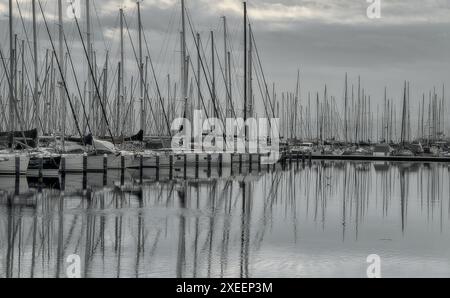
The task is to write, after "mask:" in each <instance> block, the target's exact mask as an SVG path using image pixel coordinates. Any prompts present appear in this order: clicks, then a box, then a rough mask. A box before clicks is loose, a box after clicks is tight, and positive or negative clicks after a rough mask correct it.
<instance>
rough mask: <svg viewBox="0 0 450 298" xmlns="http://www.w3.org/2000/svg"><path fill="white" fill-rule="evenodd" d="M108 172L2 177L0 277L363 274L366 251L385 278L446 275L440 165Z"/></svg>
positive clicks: (444, 178) (449, 208) (444, 177)
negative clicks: (77, 262) (77, 261)
mask: <svg viewBox="0 0 450 298" xmlns="http://www.w3.org/2000/svg"><path fill="white" fill-rule="evenodd" d="M235 172H238V171H235ZM239 172H240V171H239ZM242 172H245V170H243V171H242ZM147 174H148V176H149V177H152V176H154V175H152V173H147ZM144 175H145V173H144ZM208 175H210V173H209V174H208ZM227 176H228V175H227ZM106 178H107V179H104V177H103V176H102V175H98V176H95V175H93V176H92V177H88V178H87V179H83V177H78V176H73V177H69V176H66V177H65V178H64V179H62V178H59V179H56V181H46V182H45V184H40V183H36V181H27V180H26V179H25V178H22V179H21V180H20V181H16V179H15V178H7V177H0V189H2V190H1V191H0V220H1V224H0V277H66V269H67V266H68V265H69V264H67V263H66V259H67V256H69V255H73V254H77V255H79V256H80V258H81V260H82V262H81V263H82V264H81V268H82V269H81V275H82V277H347V276H348V277H365V276H366V269H367V266H368V264H367V263H366V258H367V256H368V255H370V254H378V255H379V256H380V257H381V259H382V273H383V277H406V276H420V277H449V276H450V250H449V249H448V247H449V245H450V237H449V236H450V228H449V218H450V204H449V197H450V191H449V180H450V175H449V169H448V167H447V166H444V165H439V164H384V163H381V164H373V163H348V162H345V163H344V162H320V163H319V162H318V163H312V164H311V165H308V164H306V165H304V164H303V165H302V164H301V163H300V164H299V165H298V164H294V165H293V166H291V167H289V166H288V167H286V168H284V169H282V168H277V169H274V170H273V169H271V170H270V171H268V172H267V171H266V172H261V173H254V172H253V173H251V174H245V173H243V174H236V175H232V176H231V177H224V178H220V177H216V178H205V179H192V180H189V179H187V180H172V181H170V180H169V179H167V180H164V177H160V179H161V181H151V180H148V181H144V182H143V183H142V184H141V183H140V180H139V179H136V178H135V177H134V173H126V177H125V178H122V179H121V177H120V174H117V175H116V174H110V176H108V177H106ZM97 182H98V183H97ZM78 188H79V189H78Z"/></svg>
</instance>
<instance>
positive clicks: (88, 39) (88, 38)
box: [83, 0, 94, 133]
mask: <svg viewBox="0 0 450 298" xmlns="http://www.w3.org/2000/svg"><path fill="white" fill-rule="evenodd" d="M90 8H91V5H90V0H86V42H87V59H88V65H91V62H92V61H91V55H92V54H91V53H92V47H91V45H92V43H91V11H90ZM87 78H88V101H87V102H88V103H87V106H88V107H90V106H91V104H92V93H93V86H92V81H93V79H94V78H93V77H92V74H91V70H90V67H88V76H87ZM90 114H91V109H89V115H90ZM89 118H90V117H89ZM86 121H88V120H86ZM83 133H84V131H83Z"/></svg>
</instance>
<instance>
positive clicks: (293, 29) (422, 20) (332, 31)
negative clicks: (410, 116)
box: [0, 0, 450, 102]
mask: <svg viewBox="0 0 450 298" xmlns="http://www.w3.org/2000/svg"><path fill="white" fill-rule="evenodd" d="M41 1H42V3H43V6H44V10H45V13H46V17H47V18H48V21H49V23H50V27H51V30H52V32H53V33H56V25H55V21H56V17H55V16H56V3H57V1H56V0H41ZM80 1H81V7H82V13H81V18H80V22H81V24H82V27H83V28H82V29H83V32H85V29H84V28H85V27H84V26H85V25H84V16H85V13H84V3H85V0H80ZM13 2H14V3H15V2H16V0H14V1H13ZM30 2H31V1H30V0H18V3H19V6H20V8H21V13H22V16H23V18H24V24H25V28H26V29H27V30H28V34H29V36H31V28H30V24H29V19H30V12H31V9H30ZM63 2H64V3H65V2H66V1H65V0H63ZM91 3H93V7H92V18H93V20H92V23H93V27H94V28H93V31H94V41H95V43H94V47H95V49H96V52H97V53H98V61H99V62H98V64H99V65H101V64H102V63H103V62H100V61H103V59H104V58H103V57H104V53H105V52H106V50H108V51H109V52H110V59H111V60H113V61H114V63H117V59H118V57H119V43H118V41H119V29H118V26H119V22H118V9H119V8H120V7H123V8H124V10H125V14H126V18H127V24H128V26H129V29H130V35H131V36H132V39H134V42H135V43H136V30H135V27H136V4H135V1H132V0H101V1H100V0H91ZM64 5H66V4H64ZM369 5H370V3H368V2H367V1H366V0H303V1H302V0H258V1H257V0H251V1H248V8H249V15H250V20H251V23H252V28H253V31H254V35H255V38H256V43H257V47H258V51H259V53H260V55H261V59H262V64H263V66H264V69H265V75H266V77H267V80H268V81H269V82H275V83H276V86H277V90H278V91H279V92H281V91H294V89H295V84H296V73H297V69H300V71H301V89H302V94H303V97H305V96H306V93H307V92H308V91H311V92H316V91H320V92H321V93H322V92H323V88H324V85H325V84H327V85H328V87H329V89H330V93H331V94H333V95H335V96H336V97H337V98H342V95H343V88H344V76H345V73H346V72H348V74H349V78H350V79H351V80H352V82H353V83H356V81H357V77H358V75H361V77H362V82H363V85H364V86H365V88H366V89H367V92H368V93H370V94H371V95H372V98H373V99H374V100H376V101H381V98H382V94H383V88H384V86H387V87H388V90H389V94H390V96H391V97H394V98H395V99H398V100H399V101H401V99H400V98H401V90H402V82H403V81H404V80H409V81H411V89H412V92H411V94H412V98H411V101H412V102H414V100H417V101H418V100H419V99H420V98H421V97H422V93H423V92H428V91H429V90H430V89H432V88H433V86H436V87H438V88H439V89H441V88H442V87H441V86H442V84H443V83H446V84H448V83H449V82H450V78H449V76H448V75H449V73H450V55H449V54H450V34H449V32H450V0H425V1H422V0H380V5H381V18H380V19H370V18H368V16H367V8H368V7H369ZM179 6H180V1H179V0H144V1H143V3H142V15H143V17H142V19H143V25H144V27H145V32H146V39H147V41H148V45H149V52H148V53H149V54H150V55H151V57H152V59H153V62H154V63H155V67H156V71H157V74H158V76H159V79H160V80H161V81H165V77H166V76H167V74H169V73H170V74H171V76H172V78H174V79H173V80H176V79H178V78H179V72H178V68H179V66H178V65H179V56H180V53H179V31H180V29H179V27H180V7H179ZM186 6H187V9H188V12H189V16H190V20H191V21H192V25H193V26H194V28H193V29H194V30H195V31H198V32H200V33H201V35H202V39H203V46H204V48H205V53H206V54H205V57H209V56H210V54H209V52H210V50H208V46H209V44H210V38H209V36H210V33H209V32H210V31H211V30H213V31H214V32H215V34H216V41H217V43H216V47H217V49H218V50H217V51H218V55H219V56H220V55H223V54H222V53H223V50H222V49H223V42H222V36H223V31H222V25H221V22H222V20H221V17H222V16H224V15H225V16H227V18H228V30H229V38H230V46H231V48H232V50H233V59H234V64H235V71H234V77H235V80H236V81H239V79H240V77H239V76H240V75H241V74H240V72H239V70H240V65H241V63H240V61H242V54H241V51H242V48H243V42H242V2H241V1H240V0H214V1H212V0H186ZM7 7H8V3H7V0H0V37H1V38H2V39H1V40H2V41H7V36H8V28H7V20H8V19H7V13H8V10H7ZM15 10H16V16H19V15H18V9H17V7H16V6H15ZM39 22H40V26H39V36H40V40H41V42H40V49H41V51H40V53H44V51H45V49H46V48H49V47H50V45H49V43H48V36H47V34H46V32H45V27H43V25H42V17H41V16H39ZM15 28H17V29H16V33H17V34H18V35H19V38H22V39H23V38H25V37H24V36H25V35H24V30H23V26H22V22H21V20H20V18H16V21H15ZM65 30H66V34H67V36H68V40H69V43H70V44H71V48H72V49H73V53H72V55H73V56H74V57H75V59H81V60H82V59H83V54H82V51H81V49H82V48H81V46H80V43H79V37H78V35H77V34H76V31H75V26H74V22H73V21H71V20H69V19H67V18H66V23H65ZM126 34H127V33H126ZM56 37H57V35H56V34H55V38H56ZM188 38H189V39H192V35H190V32H188ZM125 43H126V45H125V47H126V50H127V55H126V58H127V61H126V67H127V69H129V70H130V73H132V71H133V70H135V69H136V68H135V67H136V63H135V60H134V54H133V51H132V45H131V44H130V42H129V39H128V35H126V40H125ZM0 45H1V47H2V49H3V50H4V51H7V49H8V43H7V42H1V43H0ZM134 46H136V44H134ZM189 48H190V51H191V52H192V55H194V53H195V49H194V47H193V44H192V42H189ZM145 52H146V54H147V51H145ZM43 56H44V55H43V54H41V57H40V59H41V60H42V61H43ZM222 63H223V62H222ZM78 67H79V70H78V71H79V72H80V73H83V72H84V73H85V72H86V70H83V68H84V67H85V66H83V63H79V64H78ZM127 79H130V77H128V78H127ZM161 84H163V83H161ZM219 92H220V90H219Z"/></svg>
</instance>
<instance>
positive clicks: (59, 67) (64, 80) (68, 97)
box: [38, 0, 86, 145]
mask: <svg viewBox="0 0 450 298" xmlns="http://www.w3.org/2000/svg"><path fill="white" fill-rule="evenodd" d="M38 3H39V8H40V9H41V13H42V17H43V19H44V24H45V28H46V29H47V34H48V37H49V39H50V43H51V45H52V49H53V54H54V55H55V60H56V63H57V65H58V69H59V73H60V74H61V79H62V81H63V86H64V90H65V91H66V95H67V99H68V100H69V105H70V109H71V110H72V114H73V117H74V120H75V125H76V128H77V130H78V133H79V134H80V137H81V140H82V142H83V145H86V144H85V142H84V139H83V135H82V133H81V129H80V125H79V123H78V120H77V116H76V113H75V109H74V106H73V104H72V100H71V98H70V94H69V90H68V89H67V84H66V79H65V78H64V75H63V72H62V69H61V65H60V63H59V59H58V57H57V55H56V50H55V45H54V44H53V39H52V36H51V34H50V29H49V28H48V24H47V19H46V17H45V14H44V10H43V9H42V4H41V0H38Z"/></svg>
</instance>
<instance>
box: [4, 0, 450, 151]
mask: <svg viewBox="0 0 450 298" xmlns="http://www.w3.org/2000/svg"><path fill="white" fill-rule="evenodd" d="M46 3H47V2H46ZM49 3H52V2H49ZM55 4H57V12H58V14H57V17H56V19H55V20H56V21H55V22H56V24H50V23H49V17H48V16H47V15H46V11H45V10H46V9H48V6H51V5H43V4H42V3H41V1H39V0H31V2H30V1H25V0H22V1H19V0H16V1H12V0H9V16H10V17H9V31H8V33H9V36H8V39H3V40H8V41H9V51H8V50H6V49H5V48H7V46H5V44H6V43H5V42H1V43H0V50H1V51H0V54H1V57H0V58H1V61H2V64H1V65H0V113H1V117H0V130H1V131H14V130H30V129H33V128H37V129H38V131H39V134H40V135H59V136H66V135H86V134H89V133H92V134H93V135H95V136H100V137H101V136H103V137H107V136H114V137H120V136H123V135H130V134H134V133H136V131H138V130H139V129H142V130H143V131H144V132H145V134H146V135H147V136H169V135H170V134H171V132H170V126H171V123H172V121H173V120H174V119H175V118H178V117H185V118H188V119H191V118H192V115H193V110H194V109H199V110H203V111H204V113H205V114H206V116H207V117H215V118H218V119H220V120H222V121H224V119H225V118H230V117H231V118H233V117H242V116H244V117H245V118H248V117H256V118H258V117H268V118H273V117H275V118H280V119H281V120H280V127H279V130H280V135H281V136H282V137H284V138H285V139H292V140H301V141H327V140H329V141H332V140H334V141H342V142H347V143H358V142H370V143H377V142H394V143H398V142H401V141H403V142H412V141H416V140H420V141H422V142H432V141H436V140H442V139H444V138H445V136H446V131H447V128H446V126H445V121H444V111H445V87H444V86H442V91H441V90H439V91H438V90H436V88H433V90H431V91H429V92H427V94H423V95H421V96H420V98H414V99H412V98H411V96H410V84H409V82H405V86H404V88H403V86H402V89H403V97H402V98H397V99H394V98H393V97H390V96H389V93H388V90H387V88H386V89H385V90H384V98H376V99H375V98H373V97H371V96H370V94H369V93H368V92H367V89H366V88H365V87H364V86H362V83H361V78H360V77H358V78H357V80H355V82H350V80H349V79H348V76H347V74H345V80H344V88H343V89H344V92H343V94H342V95H340V96H338V97H336V96H333V95H332V94H330V92H329V90H328V88H327V85H325V86H324V88H323V91H321V92H303V91H302V90H301V89H302V88H301V87H303V86H302V85H301V78H300V72H298V74H297V80H296V84H295V88H294V91H288V92H281V96H280V94H279V92H277V90H276V85H275V83H272V84H270V83H268V82H267V81H266V76H265V74H264V71H263V67H262V64H261V60H260V54H259V51H258V48H257V46H256V40H255V37H254V35H253V32H252V27H251V25H250V22H248V23H247V21H248V19H247V17H246V16H247V14H246V6H245V5H244V6H245V7H244V11H245V12H244V13H245V14H244V15H245V17H244V26H243V28H244V29H243V30H242V26H241V25H240V24H238V25H236V27H237V28H230V26H229V23H227V18H226V17H222V18H221V22H220V25H219V28H216V30H211V31H210V32H209V33H208V34H207V37H208V38H207V42H203V41H202V35H201V34H200V33H199V32H197V31H195V28H194V25H193V24H192V22H191V16H190V13H189V10H188V9H187V8H186V7H185V3H184V1H183V0H182V1H181V12H182V13H181V18H180V19H181V20H180V23H181V24H180V27H181V32H180V31H177V30H178V29H177V28H176V26H174V24H173V23H172V21H171V24H170V25H169V27H170V28H172V29H173V30H174V32H175V33H176V34H170V32H169V33H168V34H167V36H166V41H165V42H164V44H161V45H160V47H161V49H162V50H161V52H162V53H170V50H169V49H168V48H169V47H171V43H170V42H169V41H168V40H170V36H175V42H174V43H173V45H172V46H173V52H180V53H181V55H180V57H179V58H177V59H176V60H178V59H180V60H179V61H180V65H181V68H179V67H175V70H173V72H172V74H171V73H167V74H166V75H161V73H162V72H163V67H164V66H163V67H159V68H158V66H159V65H161V64H162V65H164V63H162V62H159V63H158V64H156V63H154V62H153V60H152V56H151V55H150V47H149V46H150V38H149V37H148V36H146V31H145V30H144V29H143V24H142V20H141V3H140V2H137V3H136V8H135V10H134V12H133V15H131V16H128V15H127V13H126V11H125V10H124V9H123V8H120V9H119V11H118V23H119V28H120V29H119V37H118V39H119V42H118V43H119V45H118V50H117V55H116V56H115V57H114V55H112V51H111V47H112V45H109V46H107V45H106V44H105V49H104V51H100V50H96V49H95V48H94V45H95V44H98V42H97V43H96V41H95V40H94V30H93V29H94V28H97V23H96V26H93V25H92V24H93V17H92V15H93V13H92V9H94V11H95V15H96V16H97V21H98V25H100V21H99V19H98V14H97V9H96V6H95V1H93V0H85V3H84V4H85V5H84V7H85V10H84V13H85V14H84V16H83V18H82V19H78V18H74V19H73V20H70V23H69V22H68V21H67V20H66V21H63V10H64V11H65V9H63V7H62V1H61V0H57V1H55ZM28 9H29V10H28ZM25 12H26V15H27V18H25ZM28 12H31V14H29V13H28ZM135 14H137V17H135ZM29 15H32V17H31V18H30V17H29ZM30 19H31V22H30ZM38 20H39V23H38ZM130 20H133V21H134V20H136V22H134V23H133V24H131V23H130ZM132 27H133V28H132ZM173 27H175V28H173ZM69 28H70V30H69ZM232 29H233V30H232ZM234 29H235V30H234ZM39 30H41V31H43V32H44V33H45V37H46V38H45V39H44V38H42V36H41V37H38V34H39ZM69 31H70V32H71V35H70V38H69V35H67V32H69ZM230 31H233V32H234V31H244V33H245V34H244V35H245V37H244V40H245V42H244V45H243V44H242V42H240V40H237V39H236V38H233V36H232V35H231V34H229V32H230ZM98 32H101V30H100V29H98V30H95V33H96V34H97V35H98ZM217 32H219V33H220V36H221V38H220V39H221V42H220V43H219V42H216V41H215V40H217V38H216V34H217ZM247 32H248V37H247ZM41 34H42V32H41ZM204 35H206V34H204ZM236 35H239V34H236ZM187 37H191V41H190V42H188V41H186V39H187ZM102 38H104V36H102ZM47 39H48V41H45V43H44V42H43V41H42V40H47ZM239 39H240V37H239ZM74 45H76V46H78V50H77V51H75V50H73V48H74ZM219 45H220V46H219ZM152 46H153V47H157V45H155V44H152ZM222 46H223V47H222ZM242 48H243V49H242ZM189 50H191V51H189ZM100 53H102V54H101V55H100ZM244 53H245V55H244ZM74 54H77V58H76V59H75V57H74ZM130 55H131V56H130ZM125 56H130V57H131V58H130V57H125ZM168 56H170V54H169V55H168ZM166 59H167V62H165V63H166V64H167V63H169V64H171V65H172V61H173V60H174V59H173V57H167V58H166ZM243 61H244V63H243ZM165 67H167V66H165ZM80 69H82V71H80ZM173 73H175V75H174V74H173ZM242 73H244V79H242ZM178 77H179V78H180V79H178ZM174 78H176V79H174ZM244 82H245V83H244ZM247 99H248V100H247ZM380 103H381V104H380ZM412 104H414V105H415V106H416V107H417V106H418V109H417V108H416V109H414V111H413V112H412V111H411V106H412ZM245 107H247V108H246V109H245ZM412 113H413V114H414V115H412V116H411V114H412ZM416 120H417V122H416V124H415V123H414V122H415V121H416ZM223 123H225V122H223Z"/></svg>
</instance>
